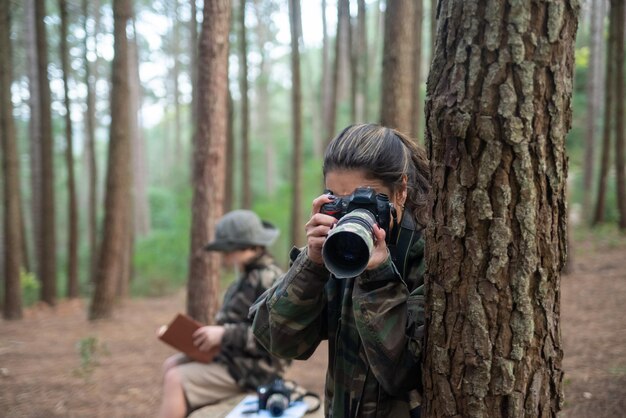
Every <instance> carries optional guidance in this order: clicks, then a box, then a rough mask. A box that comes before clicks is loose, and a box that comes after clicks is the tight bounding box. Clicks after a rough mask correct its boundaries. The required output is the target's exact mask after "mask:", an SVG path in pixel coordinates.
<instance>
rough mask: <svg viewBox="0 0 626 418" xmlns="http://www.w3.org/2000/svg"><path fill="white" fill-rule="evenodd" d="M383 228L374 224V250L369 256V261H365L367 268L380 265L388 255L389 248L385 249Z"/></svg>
mask: <svg viewBox="0 0 626 418" xmlns="http://www.w3.org/2000/svg"><path fill="white" fill-rule="evenodd" d="M385 235H386V234H385V230H384V229H382V228H380V227H379V226H378V225H374V237H375V238H376V242H375V243H374V252H373V253H372V256H371V257H370V261H369V263H367V270H373V269H375V268H376V267H378V266H380V265H381V264H382V263H384V262H385V261H386V260H387V257H389V250H388V249H387V243H386V242H385Z"/></svg>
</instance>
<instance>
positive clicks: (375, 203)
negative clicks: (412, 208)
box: [320, 187, 392, 279]
mask: <svg viewBox="0 0 626 418" xmlns="http://www.w3.org/2000/svg"><path fill="white" fill-rule="evenodd" d="M391 208H392V204H391V203H390V202H389V197H388V196H387V195H386V194H383V193H376V192H375V191H374V189H372V188H369V187H359V188H356V189H355V190H354V192H353V193H352V194H351V195H350V196H346V197H336V198H335V200H333V201H332V202H329V203H325V204H324V205H322V208H321V210H320V212H321V213H324V214H326V215H331V216H333V217H335V218H336V219H338V220H339V222H337V224H336V225H335V227H334V228H333V229H331V231H330V232H329V233H328V236H327V237H326V241H324V246H323V247H322V258H323V260H324V264H325V265H326V268H327V269H328V271H330V272H331V273H332V274H333V275H334V276H335V277H336V278H338V279H343V278H347V277H356V276H358V275H359V274H361V273H363V271H364V270H365V268H366V267H367V264H368V263H369V259H370V257H371V255H372V252H373V251H374V244H375V242H374V225H375V224H378V226H379V227H380V228H381V229H383V230H384V231H385V234H386V237H387V239H388V237H389V223H390V221H391Z"/></svg>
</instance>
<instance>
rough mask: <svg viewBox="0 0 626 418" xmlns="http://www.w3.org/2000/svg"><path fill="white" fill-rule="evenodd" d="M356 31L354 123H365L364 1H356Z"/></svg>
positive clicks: (366, 54) (365, 17)
mask: <svg viewBox="0 0 626 418" xmlns="http://www.w3.org/2000/svg"><path fill="white" fill-rule="evenodd" d="M357 4H358V15H357V30H356V47H355V54H356V60H357V73H356V85H357V89H356V97H355V100H354V101H355V103H354V106H355V122H356V123H365V122H366V121H367V120H368V119H367V106H366V101H367V80H368V66H367V64H368V60H369V58H368V57H369V53H368V51H367V15H366V13H367V8H366V6H365V0H358V2H357Z"/></svg>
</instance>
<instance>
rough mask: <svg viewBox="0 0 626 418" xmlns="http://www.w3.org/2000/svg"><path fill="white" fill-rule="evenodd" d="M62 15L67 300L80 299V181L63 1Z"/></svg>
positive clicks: (61, 6) (64, 3)
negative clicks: (77, 168)
mask: <svg viewBox="0 0 626 418" xmlns="http://www.w3.org/2000/svg"><path fill="white" fill-rule="evenodd" d="M59 11H60V14H61V39H60V42H61V46H60V52H61V66H62V70H63V94H64V101H65V138H66V141H67V144H66V147H65V163H66V164H67V199H68V202H67V226H68V233H67V237H68V242H67V246H68V248H67V297H68V298H77V297H78V293H79V287H78V217H79V215H78V204H77V201H76V181H75V179H74V138H73V136H72V116H71V115H72V113H71V102H70V86H69V85H68V80H69V73H70V69H71V67H70V53H69V48H68V45H67V32H68V30H67V29H68V27H67V26H68V13H67V1H66V0H59Z"/></svg>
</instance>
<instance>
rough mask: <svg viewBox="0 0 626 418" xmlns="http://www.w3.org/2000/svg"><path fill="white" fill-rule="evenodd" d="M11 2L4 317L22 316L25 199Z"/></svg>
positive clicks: (3, 65)
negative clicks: (14, 85) (17, 133)
mask: <svg viewBox="0 0 626 418" xmlns="http://www.w3.org/2000/svg"><path fill="white" fill-rule="evenodd" d="M10 5H11V4H10V1H9V0H0V142H1V145H2V168H3V170H2V171H3V174H4V182H3V183H4V194H3V198H4V210H3V216H4V234H3V237H4V242H3V247H4V271H3V273H4V303H3V306H2V308H3V309H2V317H3V318H4V319H21V318H22V286H21V282H20V269H21V267H22V250H23V246H22V242H23V240H24V236H23V235H22V230H21V225H22V221H21V218H22V198H21V192H20V166H19V156H18V150H17V141H16V137H15V124H14V121H13V103H12V101H11V94H10V93H11V84H12V82H13V76H12V67H11V64H12V61H13V60H12V57H11V17H10V12H11V11H10Z"/></svg>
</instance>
